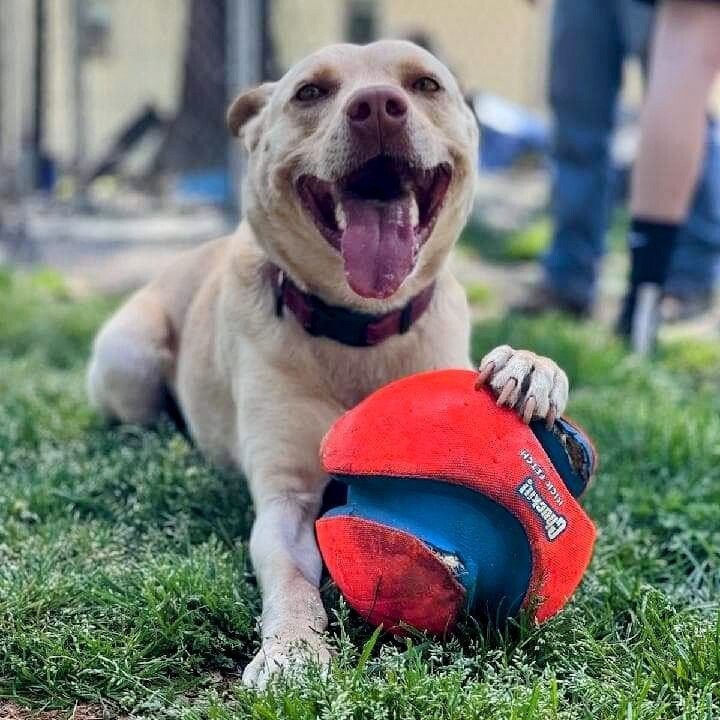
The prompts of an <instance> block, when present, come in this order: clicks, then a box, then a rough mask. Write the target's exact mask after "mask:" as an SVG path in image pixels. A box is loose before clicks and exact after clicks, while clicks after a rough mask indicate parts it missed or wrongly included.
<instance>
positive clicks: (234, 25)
mask: <svg viewBox="0 0 720 720" xmlns="http://www.w3.org/2000/svg"><path fill="white" fill-rule="evenodd" d="M227 2H228V5H227V17H228V23H227V38H226V40H227V88H228V103H230V101H231V100H232V99H233V98H234V97H235V95H237V94H238V93H239V92H240V91H241V90H244V89H246V88H248V87H252V86H253V85H257V84H258V83H260V82H261V81H262V79H263V68H262V63H263V46H264V38H263V27H264V23H263V21H262V18H263V9H264V8H263V6H264V4H265V3H264V2H263V0H227ZM229 143H230V144H229V150H228V153H229V164H228V165H229V170H230V177H231V183H232V186H233V192H232V193H231V199H230V205H231V207H230V208H229V209H230V210H231V212H233V213H235V214H237V215H238V216H240V215H241V214H242V210H243V208H242V183H243V179H244V177H245V171H246V162H247V159H246V157H245V155H244V153H243V152H242V148H241V146H240V143H239V142H238V141H237V139H236V138H230V140H229Z"/></svg>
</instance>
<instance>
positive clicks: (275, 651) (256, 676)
mask: <svg viewBox="0 0 720 720" xmlns="http://www.w3.org/2000/svg"><path fill="white" fill-rule="evenodd" d="M331 658H332V653H331V651H330V649H329V648H328V646H327V645H326V644H325V643H324V642H323V641H322V640H321V639H319V638H316V637H312V638H306V639H297V638H294V639H292V640H283V639H282V638H273V639H268V640H266V641H265V642H264V643H263V646H262V647H261V648H260V651H259V652H258V654H257V655H256V656H255V657H254V658H253V660H252V661H251V662H250V664H249V665H248V666H247V667H246V668H245V671H244V672H243V676H242V680H243V683H244V684H245V685H248V686H250V687H255V688H258V689H262V688H264V687H265V685H267V683H268V680H270V678H271V677H272V676H273V675H276V674H284V675H287V674H289V673H292V670H293V669H296V668H302V667H303V666H305V665H309V664H315V665H319V666H321V667H322V668H326V667H327V666H328V665H329V664H330V659H331Z"/></svg>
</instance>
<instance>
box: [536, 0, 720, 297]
mask: <svg viewBox="0 0 720 720" xmlns="http://www.w3.org/2000/svg"><path fill="white" fill-rule="evenodd" d="M651 29H652V11H651V10H650V8H649V7H647V6H645V5H644V4H641V3H637V2H635V0H602V2H598V0H556V3H555V11H554V17H553V29H552V39H551V49H550V83H549V95H550V98H549V99H550V105H551V108H552V111H553V114H554V118H555V125H554V134H553V149H552V159H553V163H552V164H553V172H552V195H551V212H552V216H553V221H554V227H555V231H554V234H553V238H552V244H551V247H550V250H549V251H548V254H547V255H546V257H545V259H544V269H545V278H546V283H547V284H548V286H549V287H550V288H552V289H553V290H554V291H555V292H556V293H557V294H558V295H560V296H561V297H563V298H566V299H567V300H570V301H572V302H574V303H580V304H585V303H588V304H589V303H592V301H593V299H594V297H595V290H596V285H597V277H598V272H599V268H600V262H601V260H602V257H603V255H604V254H605V236H606V232H607V229H608V223H609V219H610V212H611V210H612V205H613V199H614V187H613V173H612V164H611V157H610V144H611V139H612V134H613V130H614V127H615V119H616V110H617V99H618V93H619V90H620V86H621V83H622V67H623V61H624V60H625V58H626V57H627V56H628V55H639V56H641V57H642V56H644V54H645V51H646V48H647V45H648V40H649V37H650V33H651ZM719 272H720V129H718V127H717V126H716V125H715V124H713V123H710V124H709V127H708V139H707V152H706V157H705V163H704V168H703V174H702V177H701V179H700V182H699V184H698V188H697V190H696V193H695V197H694V201H693V206H692V208H691V212H690V215H689V217H688V220H687V223H686V225H685V227H684V228H683V229H682V231H681V233H680V237H679V238H678V245H677V249H676V252H675V255H674V257H673V263H672V268H671V272H670V277H669V280H668V283H667V289H668V291H669V292H672V293H675V294H678V295H681V296H687V295H689V294H693V293H698V292H700V293H702V292H709V291H711V290H712V288H713V286H714V284H715V281H716V279H717V277H718V274H719Z"/></svg>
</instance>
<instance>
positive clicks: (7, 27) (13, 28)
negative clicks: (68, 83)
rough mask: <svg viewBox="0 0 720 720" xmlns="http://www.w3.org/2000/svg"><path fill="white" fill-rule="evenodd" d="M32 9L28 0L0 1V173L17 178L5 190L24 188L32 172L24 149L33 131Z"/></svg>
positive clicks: (9, 181)
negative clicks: (25, 164)
mask: <svg viewBox="0 0 720 720" xmlns="http://www.w3.org/2000/svg"><path fill="white" fill-rule="evenodd" d="M32 10H33V6H32V3H29V2H27V0H0V172H5V173H7V175H8V176H10V175H15V176H16V177H8V178H7V180H8V182H7V183H5V182H3V183H2V185H3V186H5V187H12V186H15V187H17V188H20V187H24V186H25V185H26V183H27V182H28V181H29V173H30V172H31V168H30V165H29V164H27V166H25V167H23V149H24V148H25V147H26V146H27V145H28V144H29V142H30V133H31V132H32V117H31V113H32V87H33V78H32V72H33V64H32V56H33V22H34V15H33V12H32ZM20 176H23V177H20Z"/></svg>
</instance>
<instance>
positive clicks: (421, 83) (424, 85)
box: [412, 77, 440, 93]
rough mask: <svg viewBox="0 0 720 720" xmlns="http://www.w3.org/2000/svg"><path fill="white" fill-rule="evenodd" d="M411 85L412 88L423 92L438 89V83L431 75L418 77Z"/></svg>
mask: <svg viewBox="0 0 720 720" xmlns="http://www.w3.org/2000/svg"><path fill="white" fill-rule="evenodd" d="M412 86H413V90H417V91H418V92H423V93H435V92H438V90H440V83H439V82H438V81H437V80H435V79H433V78H431V77H421V78H418V79H417V80H416V81H415V82H414V83H413V84H412Z"/></svg>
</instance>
